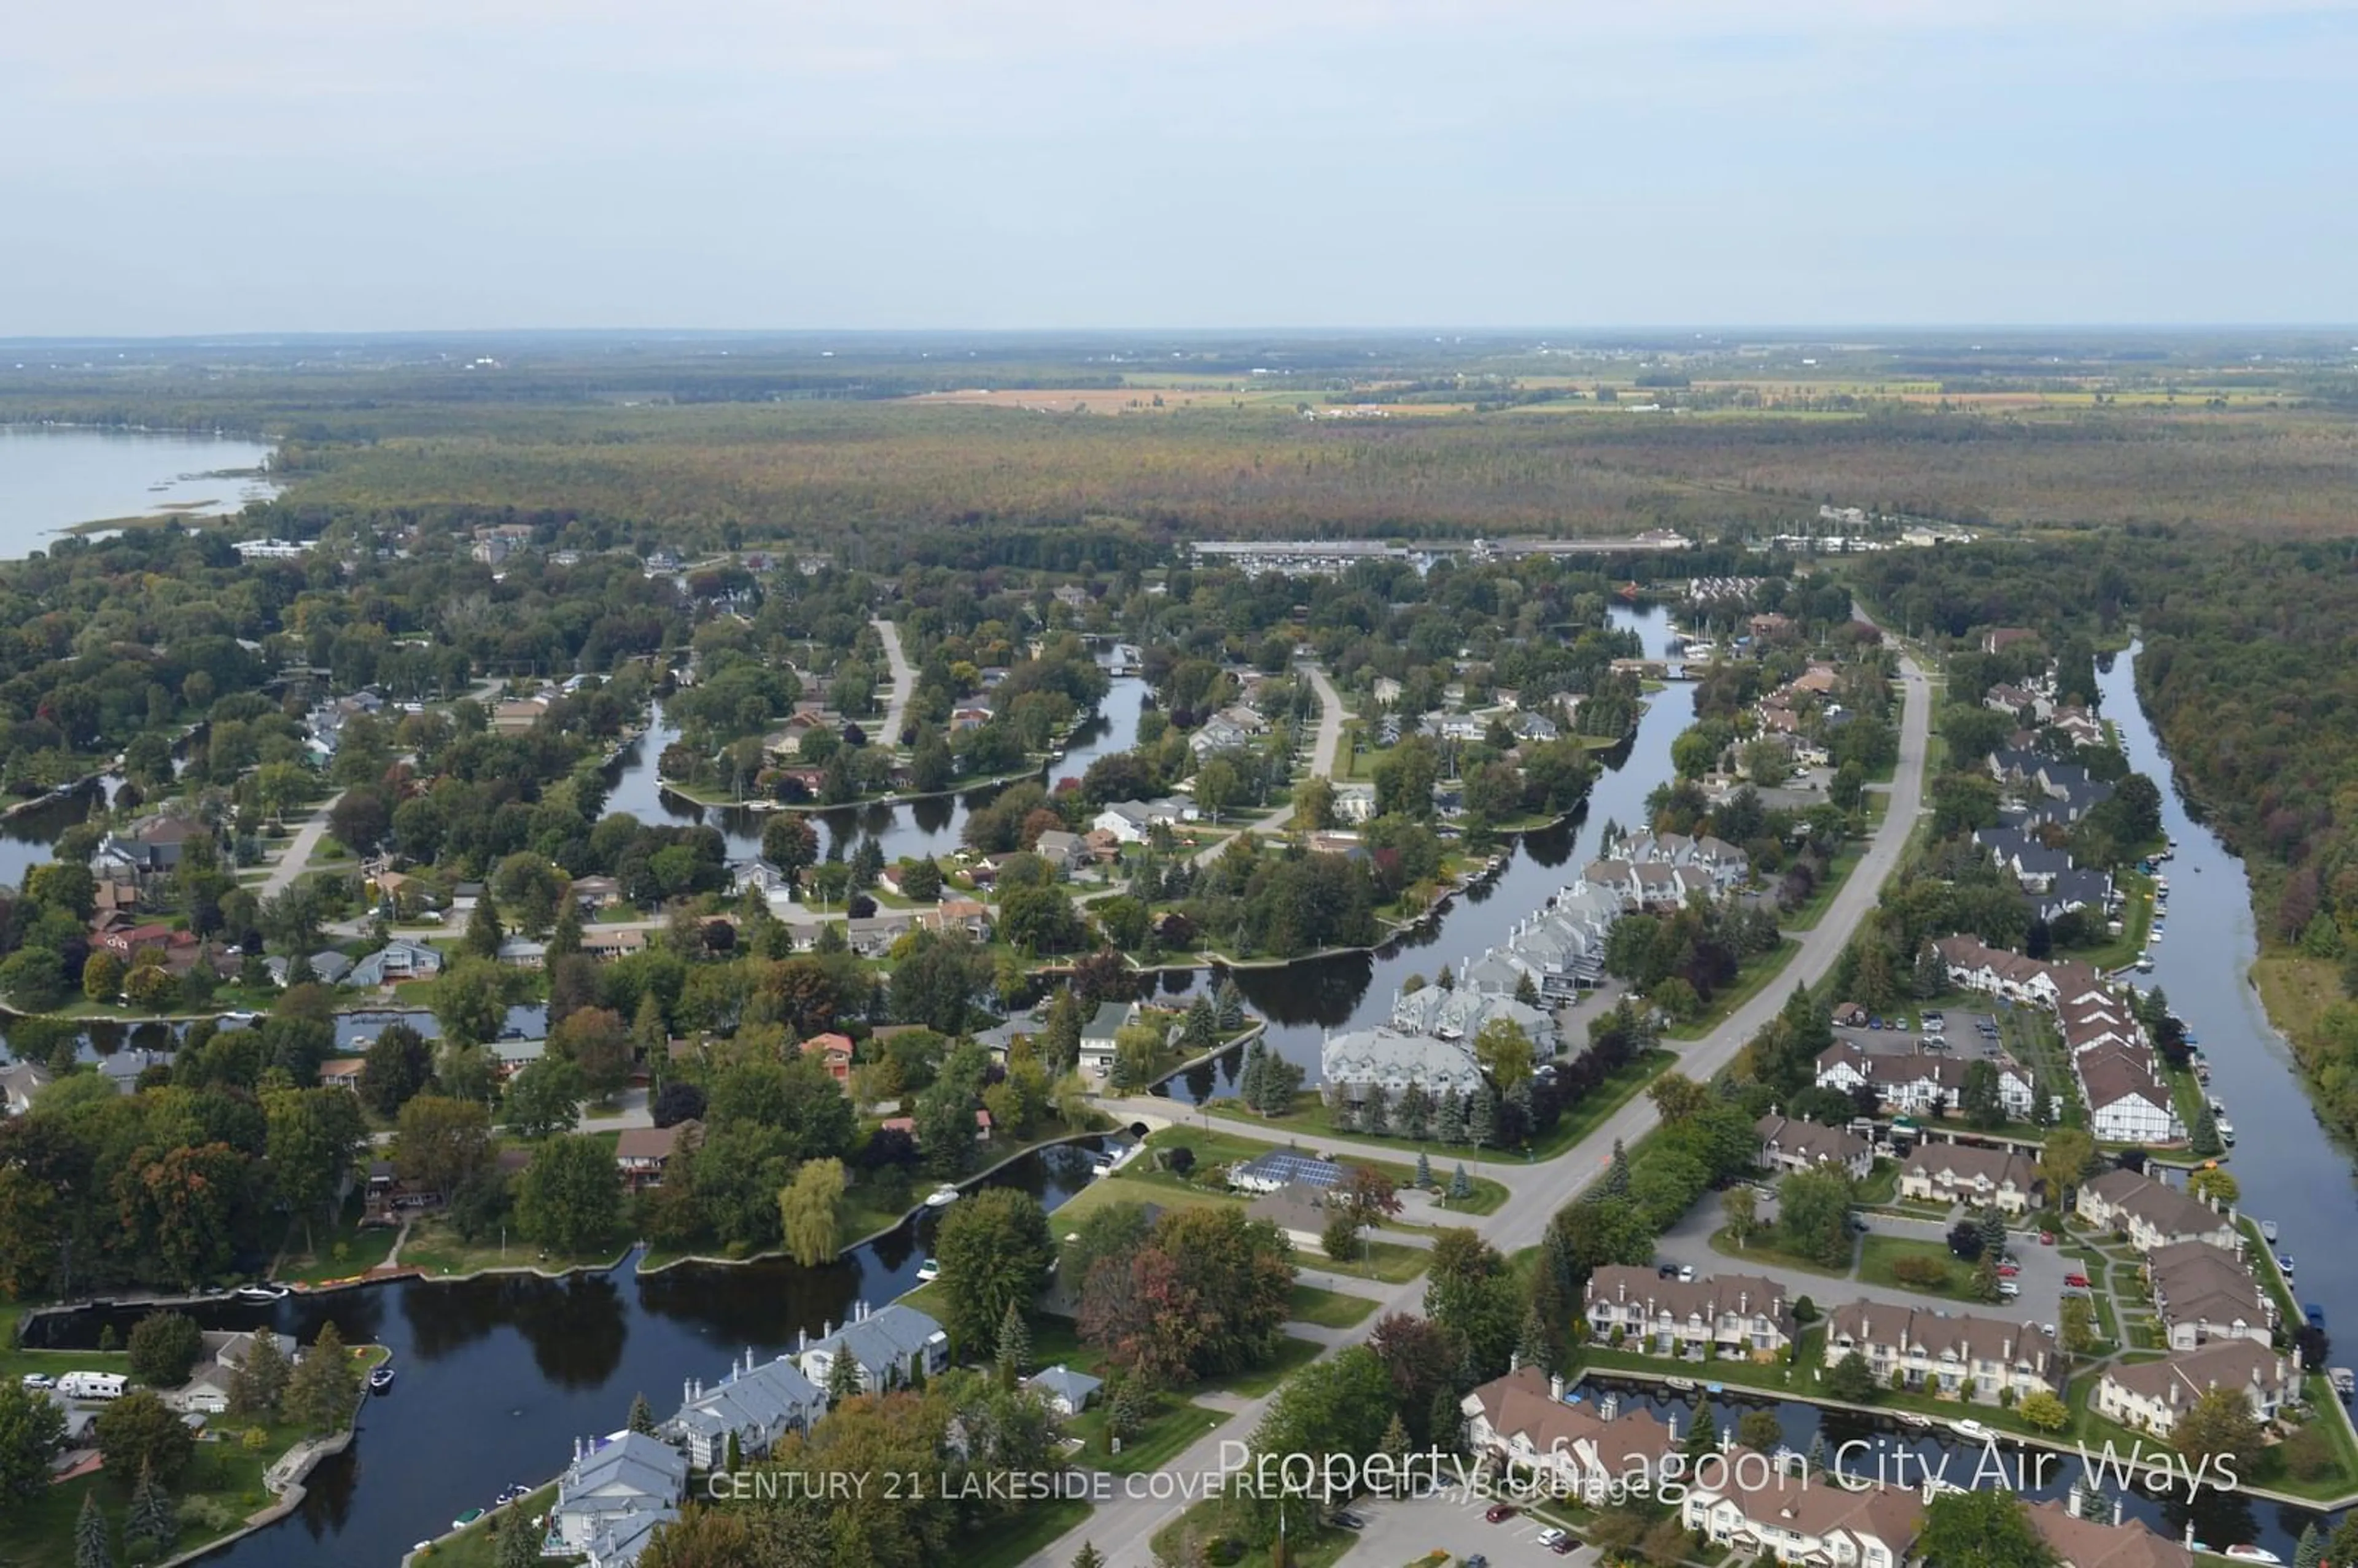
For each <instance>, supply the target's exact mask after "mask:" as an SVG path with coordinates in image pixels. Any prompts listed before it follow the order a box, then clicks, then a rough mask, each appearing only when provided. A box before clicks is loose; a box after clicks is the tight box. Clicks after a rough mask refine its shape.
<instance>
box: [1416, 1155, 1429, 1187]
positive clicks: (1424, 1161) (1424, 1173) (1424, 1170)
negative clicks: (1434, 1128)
mask: <svg viewBox="0 0 2358 1568" xmlns="http://www.w3.org/2000/svg"><path fill="white" fill-rule="evenodd" d="M1416 1184H1417V1185H1418V1186H1419V1187H1421V1188H1423V1189H1424V1190H1426V1191H1428V1192H1429V1191H1431V1190H1432V1188H1433V1156H1431V1155H1430V1154H1427V1153H1426V1152H1424V1151H1423V1150H1422V1149H1420V1150H1418V1151H1417V1152H1416Z"/></svg>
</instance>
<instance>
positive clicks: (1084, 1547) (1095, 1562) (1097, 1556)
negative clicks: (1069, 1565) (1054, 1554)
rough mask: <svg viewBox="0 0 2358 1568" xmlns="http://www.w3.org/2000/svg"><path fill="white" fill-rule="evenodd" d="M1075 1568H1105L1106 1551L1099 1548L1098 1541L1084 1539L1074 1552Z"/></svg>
mask: <svg viewBox="0 0 2358 1568" xmlns="http://www.w3.org/2000/svg"><path fill="white" fill-rule="evenodd" d="M1073 1568H1105V1553H1104V1552H1099V1551H1098V1547H1097V1542H1096V1541H1083V1542H1081V1549H1080V1550H1079V1551H1078V1552H1074V1553H1073Z"/></svg>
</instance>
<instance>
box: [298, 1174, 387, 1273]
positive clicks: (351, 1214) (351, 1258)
mask: <svg viewBox="0 0 2358 1568" xmlns="http://www.w3.org/2000/svg"><path fill="white" fill-rule="evenodd" d="M363 1207H364V1206H363V1204H362V1200H361V1195H360V1194H359V1193H357V1192H355V1193H354V1194H353V1195H352V1200H351V1201H350V1202H348V1203H346V1204H345V1205H344V1211H343V1213H342V1214H341V1216H340V1217H338V1218H337V1221H336V1224H335V1227H334V1228H332V1229H321V1230H319V1231H318V1232H317V1233H316V1234H315V1236H314V1237H313V1238H312V1239H313V1244H314V1250H311V1251H306V1250H304V1247H303V1227H301V1226H300V1225H296V1226H292V1227H288V1230H287V1254H286V1256H285V1257H283V1258H281V1259H280V1260H278V1266H277V1268H276V1269H275V1270H273V1271H271V1276H270V1277H271V1278H272V1279H274V1280H281V1281H287V1282H288V1283H290V1284H306V1285H316V1284H319V1283H320V1282H321V1281H326V1280H349V1279H351V1278H352V1277H353V1276H355V1275H358V1274H365V1273H367V1272H368V1271H370V1270H371V1269H373V1268H375V1267H376V1266H377V1265H378V1264H380V1263H383V1262H384V1260H385V1255H386V1254H387V1253H389V1252H391V1251H392V1250H393V1243H394V1239H395V1238H396V1237H398V1236H399V1235H400V1234H401V1227H399V1226H395V1225H371V1226H362V1224H361V1223H360V1218H361V1214H362V1209H363Z"/></svg>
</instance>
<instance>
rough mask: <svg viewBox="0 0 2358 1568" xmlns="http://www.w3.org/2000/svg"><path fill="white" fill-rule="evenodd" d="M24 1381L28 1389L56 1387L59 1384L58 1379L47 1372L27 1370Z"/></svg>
mask: <svg viewBox="0 0 2358 1568" xmlns="http://www.w3.org/2000/svg"><path fill="white" fill-rule="evenodd" d="M23 1382H24V1385H25V1387H27V1388H28V1389H54V1388H56V1387H57V1386H58V1380H57V1379H55V1378H52V1377H50V1376H49V1374H48V1373H47V1372H27V1373H26V1374H25V1376H24V1379H23Z"/></svg>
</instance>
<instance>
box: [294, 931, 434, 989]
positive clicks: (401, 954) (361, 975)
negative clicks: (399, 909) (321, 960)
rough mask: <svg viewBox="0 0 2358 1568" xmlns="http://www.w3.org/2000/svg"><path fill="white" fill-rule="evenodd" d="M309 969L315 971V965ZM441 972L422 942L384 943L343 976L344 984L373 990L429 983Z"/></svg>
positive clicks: (432, 955) (431, 951)
mask: <svg viewBox="0 0 2358 1568" xmlns="http://www.w3.org/2000/svg"><path fill="white" fill-rule="evenodd" d="M312 967H313V968H315V969H316V968H318V967H319V966H318V963H317V961H316V960H315V961H314V962H313V965H312ZM441 972H442V955H441V953H440V952H439V951H438V950H437V949H435V948H432V947H429V946H427V945H426V944H425V943H423V942H399V941H395V942H388V943H386V944H385V945H384V946H382V947H380V948H378V949H377V950H376V951H375V952H373V953H371V954H369V955H368V956H367V957H363V958H362V959H361V960H360V961H359V962H358V963H356V964H354V965H353V966H352V969H351V971H350V972H349V973H347V974H346V975H345V976H344V983H345V984H347V985H352V986H359V987H362V989H373V988H374V987H378V986H393V985H399V984H400V983H401V982H402V981H404V980H423V979H432V978H433V977H434V976H436V975H438V974H440V973H441Z"/></svg>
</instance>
